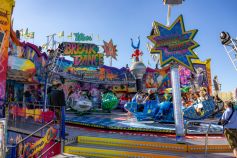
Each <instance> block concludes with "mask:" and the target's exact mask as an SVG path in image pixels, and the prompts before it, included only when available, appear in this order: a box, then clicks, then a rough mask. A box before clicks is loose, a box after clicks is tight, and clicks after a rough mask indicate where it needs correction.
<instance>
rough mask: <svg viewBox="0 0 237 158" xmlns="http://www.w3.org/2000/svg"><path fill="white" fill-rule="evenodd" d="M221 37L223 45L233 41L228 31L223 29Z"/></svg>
mask: <svg viewBox="0 0 237 158" xmlns="http://www.w3.org/2000/svg"><path fill="white" fill-rule="evenodd" d="M220 39H221V43H222V44H223V45H228V44H230V43H231V40H230V39H231V38H230V35H229V33H228V32H224V31H222V32H221V34H220Z"/></svg>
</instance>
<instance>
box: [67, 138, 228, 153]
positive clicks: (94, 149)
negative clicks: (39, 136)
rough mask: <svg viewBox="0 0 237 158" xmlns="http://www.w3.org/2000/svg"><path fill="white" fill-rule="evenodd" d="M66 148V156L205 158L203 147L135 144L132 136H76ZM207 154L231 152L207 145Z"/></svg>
mask: <svg viewBox="0 0 237 158" xmlns="http://www.w3.org/2000/svg"><path fill="white" fill-rule="evenodd" d="M67 144H68V145H66V146H65V148H64V152H65V153H68V154H73V155H78V156H84V157H97V158H98V157H100V158H111V157H113V158H123V157H135V158H141V157H142V158H156V157H157V158H163V157H164V158H178V157H187V158H191V157H192V158H194V157H195V158H199V157H204V151H205V146H204V145H195V144H175V143H171V142H169V141H167V142H158V141H155V140H154V141H152V140H150V141H148V140H141V139H139V140H138V139H137V140H136V139H132V138H131V136H126V137H125V136H121V137H120V138H119V137H116V138H113V137H112V138H111V136H110V135H109V134H108V135H106V134H105V135H103V136H101V135H100V136H98V135H97V136H96V137H95V136H90V135H89V136H88V135H84V136H78V137H75V138H74V139H72V140H71V141H70V142H69V143H67ZM208 152H209V154H208V155H209V156H208V157H212V154H216V153H225V152H230V149H229V147H228V145H208ZM211 152H214V153H211ZM214 157H218V155H214ZM220 157H223V155H222V156H220Z"/></svg>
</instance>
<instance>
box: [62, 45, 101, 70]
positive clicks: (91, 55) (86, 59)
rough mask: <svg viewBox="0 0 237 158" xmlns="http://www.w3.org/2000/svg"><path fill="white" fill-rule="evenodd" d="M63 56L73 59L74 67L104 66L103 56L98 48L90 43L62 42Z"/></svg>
mask: <svg viewBox="0 0 237 158" xmlns="http://www.w3.org/2000/svg"><path fill="white" fill-rule="evenodd" d="M62 45H63V47H64V55H69V56H71V57H73V58H74V66H100V65H103V64H104V54H102V53H98V51H99V47H98V46H97V45H95V44H90V43H71V42H63V43H62Z"/></svg>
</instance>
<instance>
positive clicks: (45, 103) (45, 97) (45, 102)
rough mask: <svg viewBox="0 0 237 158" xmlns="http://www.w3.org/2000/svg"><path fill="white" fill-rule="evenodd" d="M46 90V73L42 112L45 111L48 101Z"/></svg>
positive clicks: (46, 76)
mask: <svg viewBox="0 0 237 158" xmlns="http://www.w3.org/2000/svg"><path fill="white" fill-rule="evenodd" d="M47 88H48V73H47V72H46V75H45V81H44V108H43V110H44V111H45V109H46V106H47V99H48V95H47Z"/></svg>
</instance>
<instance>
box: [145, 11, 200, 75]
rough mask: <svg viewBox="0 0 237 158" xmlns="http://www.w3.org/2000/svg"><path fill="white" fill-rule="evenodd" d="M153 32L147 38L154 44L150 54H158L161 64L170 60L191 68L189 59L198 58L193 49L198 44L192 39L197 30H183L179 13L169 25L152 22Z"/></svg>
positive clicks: (181, 17)
mask: <svg viewBox="0 0 237 158" xmlns="http://www.w3.org/2000/svg"><path fill="white" fill-rule="evenodd" d="M153 29H155V31H153V32H154V33H153V34H151V35H150V36H148V39H149V40H151V42H152V43H153V44H154V47H153V48H152V49H151V51H150V53H151V54H160V62H161V66H164V65H166V64H168V63H170V62H172V61H175V62H178V63H180V64H182V65H183V66H185V67H187V68H189V69H190V70H192V71H193V70H194V69H193V65H192V62H191V59H198V56H197V55H196V54H195V53H194V52H193V49H194V48H196V47H198V46H199V44H198V43H197V42H195V41H194V40H193V38H194V36H195V35H196V33H197V31H198V30H190V31H185V27H184V22H183V16H182V15H180V16H179V17H178V18H177V19H176V20H175V22H174V23H173V24H172V25H171V26H170V27H167V26H164V25H162V24H160V23H158V22H154V28H153Z"/></svg>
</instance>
